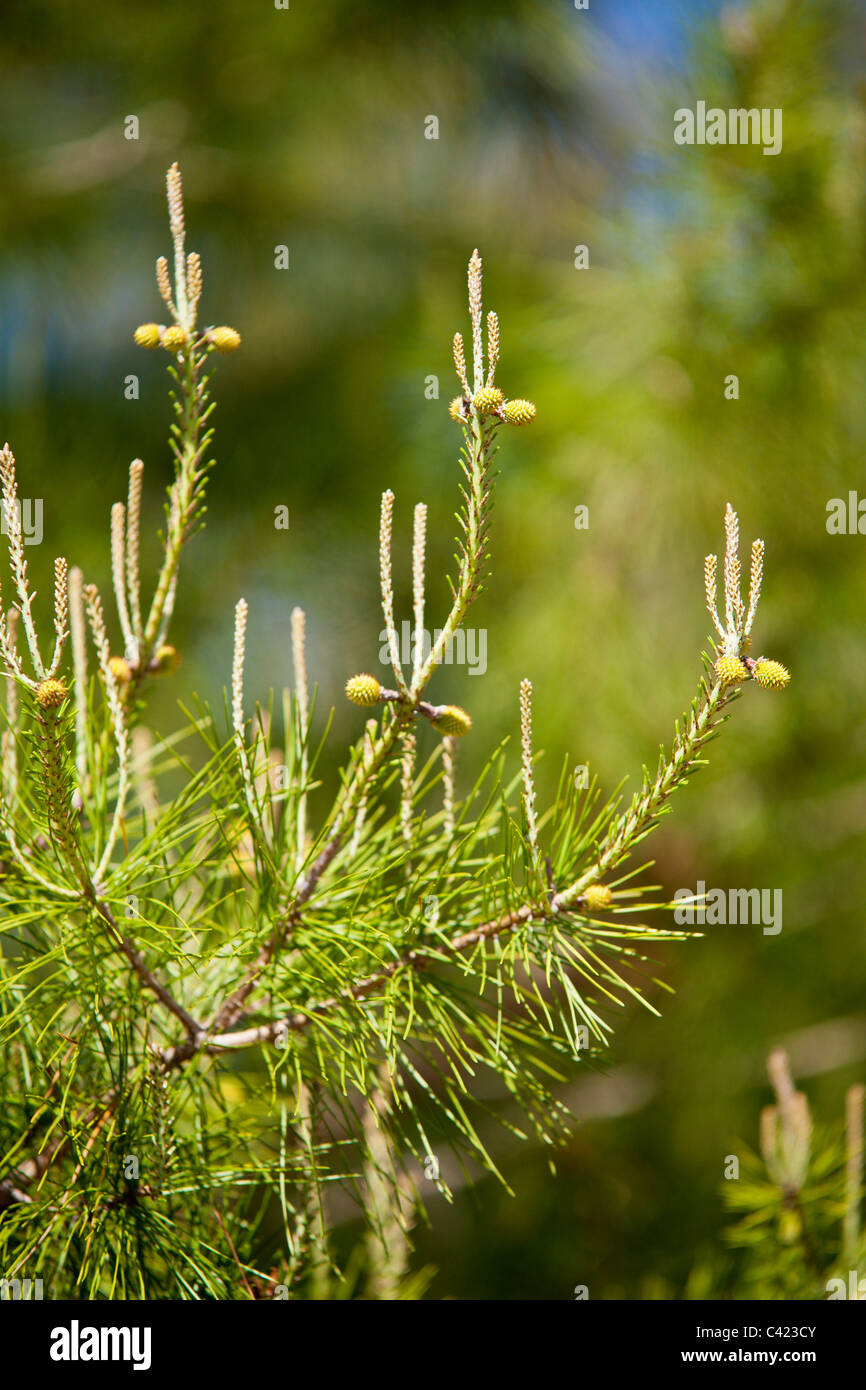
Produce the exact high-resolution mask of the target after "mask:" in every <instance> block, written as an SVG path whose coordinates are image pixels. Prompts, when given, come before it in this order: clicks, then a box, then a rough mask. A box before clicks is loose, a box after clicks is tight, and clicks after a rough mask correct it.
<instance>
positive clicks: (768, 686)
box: [752, 657, 791, 690]
mask: <svg viewBox="0 0 866 1390" xmlns="http://www.w3.org/2000/svg"><path fill="white" fill-rule="evenodd" d="M752 675H753V676H754V677H755V680H756V681H757V682H758V685H762V686H763V687H764V689H765V690H784V689H785V686H786V685H787V684H788V682H789V681H790V679H791V672H790V671H789V670H788V669H787V668H786V667H785V666H783V665H782V663H781V661H767V660H766V659H765V658H764V657H761V659H760V661H756V662H755V666H754V670H753V671H752Z"/></svg>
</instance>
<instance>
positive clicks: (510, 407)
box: [503, 401, 535, 425]
mask: <svg viewBox="0 0 866 1390" xmlns="http://www.w3.org/2000/svg"><path fill="white" fill-rule="evenodd" d="M503 414H504V416H505V423H506V424H507V425H529V424H531V422H532V421H533V420H534V419H535V406H534V405H533V404H532V401H507V402H506V404H505V406H504V407H503Z"/></svg>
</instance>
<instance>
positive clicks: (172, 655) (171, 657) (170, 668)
mask: <svg viewBox="0 0 866 1390" xmlns="http://www.w3.org/2000/svg"><path fill="white" fill-rule="evenodd" d="M179 665H180V652H179V651H178V649H177V647H168V646H165V647H157V649H156V655H155V656H154V658H153V661H152V662H151V663H150V666H149V668H148V669H149V670H150V671H152V672H153V674H154V675H155V676H170V675H172V673H173V672H174V671H176V670H177V668H178V666H179Z"/></svg>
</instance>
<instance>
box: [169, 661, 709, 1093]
mask: <svg viewBox="0 0 866 1390" xmlns="http://www.w3.org/2000/svg"><path fill="white" fill-rule="evenodd" d="M734 698H736V691H735V690H733V689H732V687H730V686H723V685H722V684H721V682H719V681H717V682H716V683H715V684H714V685H713V686H712V687H709V686H707V684H706V682H705V681H702V682H701V687H700V690H699V693H698V697H697V699H696V700H695V702H694V704H693V706H692V709H691V712H690V715H689V717H688V719H687V721H686V725H685V728H684V730H682V731H681V730H680V727H679V725H677V732H676V736H675V739H674V744H673V747H672V750H671V753H670V756H669V757H665V756H664V755H662V758H661V759H660V763H659V769H658V773H657V775H656V777H655V779H654V780H653V781H652V782H650V781H649V778H648V777H647V776H646V775H645V778H644V788H643V790H642V792H641V793H640V794H639V795H636V796H635V797H634V799H633V801H632V804H631V806H630V807H629V809H628V811H626V812H624V813H623V814H622V815H620V816H618V817H617V819H616V820H615V821H614V822H613V824H612V825H611V827H610V828H609V830H608V832H607V834H606V835H605V838H604V840H603V841H602V844H601V847H600V851H599V854H598V856H597V857H596V860H595V863H594V864H593V866H592V867H591V868H590V869H588V870H587V871H586V873H584V874H582V875H581V876H580V877H579V878H577V879H576V880H575V881H574V882H573V883H572V884H570V885H569V886H568V887H567V888H565V889H562V890H561V891H559V892H554V893H553V894H551V895H549V897H548V898H547V900H546V901H545V902H541V903H535V902H531V903H525V904H523V905H522V906H521V907H519V908H515V909H514V910H512V911H511V912H507V913H505V914H504V915H503V916H499V917H494V918H491V919H490V920H489V921H487V922H484V923H482V924H481V925H479V926H477V927H472V928H471V929H470V930H469V931H466V932H463V933H460V934H459V935H457V936H454V937H452V938H451V940H450V941H449V942H447V943H446V944H445V945H442V946H438V947H437V948H436V949H435V951H431V952H430V954H425V953H423V952H420V951H409V952H406V953H405V954H404V955H402V956H400V957H399V958H398V959H397V960H394V961H392V962H390V963H389V964H388V965H387V966H385V967H383V969H381V970H379V971H376V972H375V973H373V974H371V975H368V976H367V977H365V978H364V979H362V980H358V981H356V982H355V983H354V984H351V985H348V986H347V987H346V989H344V990H341V991H340V992H339V993H338V994H336V995H333V996H331V997H330V998H328V999H324V1000H322V1001H321V1002H319V1003H318V1004H314V1005H312V1006H311V1007H310V1008H309V1009H306V1010H304V1011H302V1012H296V1013H294V1014H290V1015H288V1016H284V1017H282V1018H279V1019H274V1020H271V1021H270V1022H268V1023H263V1024H259V1025H256V1026H254V1027H251V1028H245V1029H241V1030H238V1031H236V1032H232V1031H230V1030H231V1024H224V1025H222V1026H219V1025H220V1020H221V1019H222V1018H231V1019H232V1022H234V1021H235V1020H236V1019H237V1018H239V1017H240V1014H241V1013H242V1011H243V1005H244V1003H245V1002H246V1000H247V998H248V997H249V994H250V992H251V991H252V989H253V987H254V984H255V980H256V979H257V978H258V976H259V974H260V973H261V969H263V968H264V966H265V965H266V964H267V963H268V962H267V961H265V962H264V964H263V965H262V966H261V969H257V970H256V974H255V976H254V977H253V976H252V972H251V974H250V976H248V978H247V980H245V981H244V984H243V985H242V986H241V987H240V988H239V989H238V990H236V991H235V993H234V995H232V996H231V997H230V999H229V1000H228V1001H226V1005H224V1006H223V1009H222V1010H220V1011H219V1012H218V1013H217V1015H216V1017H215V1020H214V1023H213V1025H212V1026H211V1027H210V1028H209V1029H207V1030H205V1031H203V1032H202V1033H200V1034H199V1035H198V1036H194V1035H191V1036H190V1037H189V1038H188V1039H187V1041H186V1042H185V1043H182V1044H180V1045H178V1046H176V1047H170V1048H166V1049H165V1050H164V1051H163V1053H162V1060H163V1064H164V1065H165V1067H166V1068H167V1069H169V1070H172V1069H174V1068H176V1067H178V1066H182V1065H184V1064H185V1063H186V1062H187V1061H189V1060H190V1059H191V1058H192V1057H193V1056H195V1054H196V1053H197V1052H198V1051H201V1050H204V1051H205V1052H208V1053H210V1054H212V1055H215V1054H219V1053H221V1052H226V1051H234V1050H237V1049H241V1048H245V1047H251V1046H254V1045H256V1044H257V1043H263V1042H273V1040H274V1039H275V1038H277V1037H280V1036H285V1034H286V1033H288V1032H296V1033H297V1032H303V1031H305V1030H306V1029H307V1028H308V1027H310V1025H311V1024H313V1023H315V1022H316V1020H317V1019H319V1018H322V1017H323V1016H327V1015H328V1014H330V1013H333V1012H334V1011H335V1010H336V1009H338V1008H340V1007H342V1006H343V1005H344V1004H346V1003H352V1002H357V1001H358V1000H359V999H363V998H365V997H366V996H367V995H369V994H370V993H371V992H372V991H373V990H374V989H376V987H377V986H378V985H381V984H385V983H387V981H388V980H390V979H392V978H393V977H394V975H396V974H397V972H398V971H399V970H402V969H413V970H423V969H425V968H426V967H427V966H428V965H429V964H430V962H431V958H432V959H435V960H437V961H441V960H444V959H447V958H448V957H449V956H453V955H458V954H460V953H462V952H465V951H467V950H470V949H471V948H472V947H474V946H477V945H479V944H480V943H481V942H484V941H489V940H492V939H493V938H495V937H498V936H501V935H503V934H505V933H508V932H510V931H513V930H514V929H515V928H516V927H520V926H523V925H525V924H526V923H528V922H530V921H533V922H539V923H541V922H550V921H554V920H556V919H557V918H560V917H561V916H562V915H563V913H566V912H568V911H569V910H570V909H573V908H574V907H575V905H577V904H579V901H580V898H581V895H582V894H583V893H584V892H585V891H586V889H587V888H588V887H589V886H590V885H591V884H594V883H598V882H599V881H600V880H601V879H602V878H603V877H604V875H605V874H606V873H607V872H608V871H609V870H610V869H612V868H614V867H615V866H616V865H617V864H618V863H620V862H621V860H622V859H623V858H624V857H625V856H626V855H627V854H628V853H629V851H630V850H631V849H632V848H633V847H634V845H635V844H637V843H638V842H639V841H640V840H642V839H643V838H644V836H646V835H647V834H649V832H650V831H651V830H652V829H653V828H654V827H655V825H656V824H657V822H658V818H659V815H660V813H661V812H662V810H663V809H664V807H665V805H666V803H667V801H668V799H669V798H670V796H671V795H672V793H673V792H674V791H675V790H676V789H677V788H678V787H679V786H682V784H683V783H684V782H686V781H687V780H688V777H689V776H690V774H691V773H692V772H694V771H695V770H696V769H697V768H698V767H700V766H702V765H703V761H704V760H703V759H702V757H701V753H702V751H703V749H704V747H705V745H706V744H707V743H708V742H709V740H710V739H711V738H712V737H713V736H714V733H715V731H716V730H717V728H718V726H719V725H720V724H721V723H722V722H723V720H724V718H726V716H725V715H724V713H723V711H724V709H725V707H726V706H727V705H728V704H729V703H730V702H731V701H732V700H733V699H734ZM338 849H339V844H336V843H335V842H334V841H331V842H329V845H328V846H327V847H326V851H325V852H323V854H322V855H320V856H319V860H317V861H316V864H315V865H314V866H313V869H312V870H311V871H310V874H309V875H308V876H307V880H306V881H305V883H304V885H302V889H301V890H299V893H298V895H296V898H295V903H294V904H293V910H292V912H293V915H292V918H291V922H292V925H297V924H298V923H299V922H300V920H301V913H300V908H301V906H302V905H303V903H305V902H306V901H307V900H308V899H309V898H310V897H311V896H312V893H313V892H314V890H315V887H316V884H317V883H318V880H319V878H320V877H321V874H322V873H323V872H324V869H325V868H326V867H327V865H328V863H330V862H331V860H332V859H333V857H334V855H335V854H336V853H337V850H338ZM326 855H329V857H328V858H327V860H326V862H324V863H321V867H319V868H318V872H316V869H317V866H319V865H320V861H322V860H323V859H325V856H326ZM301 893H303V897H301ZM272 940H273V938H272ZM268 944H269V945H270V943H268ZM263 956H264V951H263V952H262V953H261V956H260V957H259V960H262V958H263ZM268 959H271V957H268ZM258 963H259V962H258V961H257V962H256V964H257V966H258ZM229 1005H230V1006H231V1007H228V1006H229Z"/></svg>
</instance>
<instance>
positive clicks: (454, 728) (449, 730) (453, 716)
mask: <svg viewBox="0 0 866 1390" xmlns="http://www.w3.org/2000/svg"><path fill="white" fill-rule="evenodd" d="M433 727H434V729H438V730H439V732H440V734H448V735H450V737H451V738H462V737H463V735H464V734H468V733H469V730H470V729H471V728H472V720H471V719H470V717H469V715H468V714H467V713H466V711H465V709H461V708H460V706H459V705H442V706H441V707H440V709H439V713H438V714H437V716H436V718H435V719H434V720H433Z"/></svg>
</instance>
